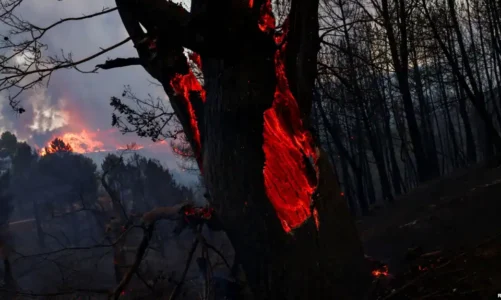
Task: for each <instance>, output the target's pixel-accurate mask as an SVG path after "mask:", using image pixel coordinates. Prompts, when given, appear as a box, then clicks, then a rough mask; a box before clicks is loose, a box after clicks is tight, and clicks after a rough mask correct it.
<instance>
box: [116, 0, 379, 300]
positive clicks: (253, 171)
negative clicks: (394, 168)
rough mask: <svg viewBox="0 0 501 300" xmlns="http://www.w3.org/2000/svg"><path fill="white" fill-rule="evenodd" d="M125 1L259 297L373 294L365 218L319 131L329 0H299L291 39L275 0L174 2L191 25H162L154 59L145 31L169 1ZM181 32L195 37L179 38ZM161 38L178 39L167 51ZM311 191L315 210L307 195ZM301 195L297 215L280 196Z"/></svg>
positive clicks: (129, 21) (127, 17) (123, 10)
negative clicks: (322, 28)
mask: <svg viewBox="0 0 501 300" xmlns="http://www.w3.org/2000/svg"><path fill="white" fill-rule="evenodd" d="M116 1H117V4H118V9H119V12H120V15H121V17H122V20H123V21H124V25H125V26H126V28H127V30H128V32H129V34H130V35H131V37H132V39H133V41H134V43H135V45H136V48H137V49H138V52H139V57H140V58H141V59H142V61H143V63H142V64H143V66H144V67H145V69H146V70H147V71H148V72H149V73H150V74H151V75H152V76H153V77H155V78H156V79H157V80H159V81H160V83H161V84H162V85H163V87H164V89H165V91H166V93H167V95H168V96H169V98H170V101H171V104H172V107H173V109H174V111H175V113H176V115H177V116H178V118H179V120H180V122H181V124H182V125H183V128H184V132H185V133H186V135H187V137H188V140H189V141H190V144H191V146H192V148H193V151H194V153H195V155H196V157H197V161H198V164H199V166H200V169H201V171H202V174H203V177H204V180H205V182H206V185H207V189H208V190H209V192H210V194H211V199H212V200H211V201H212V203H211V204H212V206H213V207H214V208H215V209H216V211H217V212H218V215H219V216H220V219H221V221H222V223H223V224H224V227H225V230H226V232H227V235H228V237H229V238H230V240H231V242H232V244H233V247H234V249H235V251H236V254H237V255H238V257H239V259H240V263H241V265H242V268H243V270H244V272H245V275H246V279H247V281H248V283H249V285H250V288H251V290H252V293H253V298H254V299H332V297H334V296H335V297H340V298H343V299H363V298H364V297H365V294H366V291H367V290H366V287H367V285H368V280H369V277H370V275H369V272H368V271H369V270H368V269H367V266H366V263H365V260H364V255H363V250H362V247H361V243H360V240H359V238H358V235H357V232H356V228H355V224H354V222H353V219H352V217H351V216H350V213H349V211H348V209H347V206H346V203H345V200H344V198H343V197H341V195H340V189H339V187H338V185H337V180H336V177H335V175H334V173H333V171H332V166H331V165H330V163H329V161H328V159H327V157H326V156H325V154H324V153H323V152H322V151H321V150H320V149H319V148H318V147H317V146H316V141H314V140H313V139H312V138H309V137H308V136H310V137H311V134H309V127H308V126H309V120H308V116H309V115H310V109H311V106H312V96H313V83H314V79H315V76H316V55H317V51H318V45H319V44H318V11H317V10H318V0H317V1H294V0H293V1H292V2H291V12H290V15H289V18H288V26H286V27H287V28H288V31H287V32H286V33H284V34H283V35H280V34H275V29H274V19H273V15H272V14H271V1H266V0H255V1H251V2H250V3H249V1H237V0H234V1H201V0H199V1H197V0H194V1H192V15H191V14H190V13H188V12H186V11H183V12H181V11H180V10H178V9H177V8H175V9H174V7H172V10H175V13H174V14H173V15H172V16H174V15H176V14H183V16H179V15H177V16H176V18H179V19H180V20H182V21H183V22H177V23H175V22H173V23H174V25H176V26H172V27H171V28H170V29H169V26H162V28H166V29H165V31H164V32H159V35H158V36H156V37H155V38H156V39H158V41H157V45H158V47H159V48H158V53H157V54H158V57H157V59H155V60H153V61H152V60H151V59H148V57H149V55H148V53H147V52H145V51H144V50H142V48H141V43H140V40H141V39H142V38H143V37H142V36H141V35H139V38H138V37H137V36H136V35H135V33H138V32H140V31H139V29H138V28H139V22H141V17H142V15H141V11H142V9H143V8H142V7H143V6H147V5H165V1H158V0H148V1H142V3H141V4H138V3H137V2H134V1H133V0H116ZM159 2H164V4H159ZM167 3H169V2H167ZM134 5H135V6H134ZM172 5H173V4H172V3H170V4H167V6H172ZM195 8H196V9H195ZM167 10H169V9H167ZM221 13H223V14H225V13H227V16H228V18H221ZM169 18H170V16H168V15H167V14H166V15H164V16H163V18H161V19H160V20H156V21H157V22H167V21H169V20H167V19H169ZM173 18H174V17H173ZM150 21H151V20H150ZM170 21H172V20H170ZM158 27H161V26H158ZM193 28H195V30H193V31H192V29H193ZM173 30H178V31H182V32H183V33H184V34H185V35H184V36H183V38H182V39H178V40H176V35H175V34H173V32H172V31H173ZM192 32H194V34H193V35H191V33H192ZM177 35H178V36H179V34H177ZM161 39H168V40H169V45H168V47H167V46H166V48H165V49H160V45H161V43H160V40H161ZM280 39H282V41H281V42H279V43H278V44H276V43H275V41H276V40H280ZM182 46H186V47H188V48H190V49H191V50H194V51H196V52H198V53H199V54H200V56H201V67H202V71H203V76H204V88H203V89H202V88H201V86H200V84H199V83H198V82H194V81H192V79H193V77H192V75H193V74H192V73H191V71H190V70H189V68H188V65H187V61H186V57H185V56H184V55H183V52H182V51H183V49H182ZM284 49H285V52H283V51H284ZM282 55H283V56H282ZM281 66H283V68H282V67H281ZM285 83H288V84H285ZM277 95H278V96H277ZM280 97H282V98H280ZM277 98H278V100H277ZM292 100H294V101H297V102H296V103H294V102H292ZM282 101H283V102H282ZM284 102H287V103H288V104H290V106H287V105H284ZM296 105H297V106H296ZM291 107H292V108H291ZM294 107H297V109H295V108H294ZM298 133H301V134H304V136H302V138H303V137H304V140H300V139H299V136H298ZM286 143H290V144H286ZM281 146H286V147H285V148H283V149H280V147H281ZM275 147H278V148H275ZM311 149H314V151H311ZM314 152H315V153H314ZM290 155H293V157H294V158H295V159H293V160H290V159H291V157H290ZM301 160H303V162H302V163H301ZM312 160H313V163H312ZM287 161H290V162H291V163H292V165H291V166H289V165H287V164H284V163H285V162H287ZM277 166H283V167H284V168H289V167H290V168H294V167H295V168H296V169H292V170H294V172H288V170H287V169H285V170H282V169H280V168H277ZM266 168H268V169H266ZM267 171H268V172H267ZM284 171H285V172H284ZM296 171H297V172H296ZM290 176H301V180H302V181H301V182H300V183H295V182H294V178H291V177H290ZM270 182H271V183H273V184H274V185H272V186H271V187H270ZM303 184H308V186H303ZM311 186H314V189H312V190H314V193H313V194H312V195H311V197H310V199H307V200H308V202H309V204H308V206H309V207H308V208H304V207H303V206H302V205H304V203H302V202H300V201H304V200H305V199H304V198H301V199H299V196H297V195H299V194H305V193H306V192H305V191H308V190H309V189H310V188H311ZM306 194H307V193H306ZM291 195H292V196H291ZM296 198H298V199H296ZM294 199H296V200H294ZM291 200H293V201H296V202H293V203H289V204H290V205H291V206H292V207H294V209H293V210H294V212H291V211H287V209H286V208H284V207H283V206H284V205H285V203H282V202H280V201H291ZM285 206H287V205H285ZM301 209H302V210H301ZM294 213H296V215H294ZM300 217H301V218H300Z"/></svg>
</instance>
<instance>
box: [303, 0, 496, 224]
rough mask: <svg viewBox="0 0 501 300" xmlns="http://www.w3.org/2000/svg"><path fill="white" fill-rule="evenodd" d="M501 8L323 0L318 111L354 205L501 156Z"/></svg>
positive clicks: (363, 207)
mask: <svg viewBox="0 0 501 300" xmlns="http://www.w3.org/2000/svg"><path fill="white" fill-rule="evenodd" d="M500 9H501V8H500V5H499V3H498V2H496V1H490V0H479V1H477V0H467V1H463V2H457V1H453V0H447V1H434V2H428V1H398V0H395V1H391V0H390V1H388V0H380V1H366V2H363V1H323V5H322V7H321V9H320V11H321V15H322V19H321V20H322V23H321V28H322V29H321V36H322V42H321V43H322V50H321V51H320V54H319V55H320V56H319V72H320V74H319V77H318V79H317V83H316V89H317V92H316V94H317V98H316V99H317V101H316V103H315V109H314V112H313V114H314V115H315V118H314V119H315V120H316V121H317V123H316V124H315V125H316V128H317V133H318V134H319V135H320V137H321V140H322V143H323V144H324V145H325V147H326V149H329V151H328V152H329V155H330V159H331V161H332V162H333V163H334V164H335V165H336V169H337V170H338V172H339V174H340V181H341V182H342V186H343V190H344V193H345V194H346V196H347V198H348V201H349V203H350V206H351V207H352V211H360V212H361V213H363V214H364V213H367V212H368V210H369V207H371V206H372V205H374V204H375V203H376V201H378V200H380V199H381V200H383V201H386V202H388V203H391V202H393V201H394V197H395V196H397V195H400V194H402V193H405V192H406V191H408V190H410V189H411V188H413V187H415V186H416V185H418V184H419V183H420V182H423V181H427V180H430V179H433V178H436V177H438V176H440V175H444V174H447V173H449V172H452V171H453V170H455V169H457V168H462V167H466V166H469V165H472V164H474V163H477V162H481V161H485V160H488V159H491V158H492V157H494V156H495V155H496V154H498V153H499V150H500V141H501V139H500V133H499V132H500V125H501V122H500V121H501V119H500V117H499V116H500V111H499V106H500V104H501V101H500V99H501V98H500V87H501V85H500V83H501V82H500V80H501V78H500V71H501V62H500V51H499V50H500V48H499V45H500V42H501V40H500V36H499V33H500V26H499V24H500V19H499V12H500Z"/></svg>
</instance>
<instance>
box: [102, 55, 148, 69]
mask: <svg viewBox="0 0 501 300" xmlns="http://www.w3.org/2000/svg"><path fill="white" fill-rule="evenodd" d="M136 65H141V59H140V58H139V57H128V58H115V59H108V60H107V61H106V62H104V64H100V65H97V66H96V68H99V69H103V70H109V69H114V68H122V67H128V66H136Z"/></svg>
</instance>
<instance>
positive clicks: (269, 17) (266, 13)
mask: <svg viewBox="0 0 501 300" xmlns="http://www.w3.org/2000/svg"><path fill="white" fill-rule="evenodd" d="M260 13H261V17H260V18H259V21H258V26H259V29H261V31H263V32H271V31H273V30H275V17H274V16H273V11H272V7H271V0H267V1H266V2H265V3H264V4H263V5H261V8H260Z"/></svg>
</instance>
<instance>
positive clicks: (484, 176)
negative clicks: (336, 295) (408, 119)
mask: <svg viewBox="0 0 501 300" xmlns="http://www.w3.org/2000/svg"><path fill="white" fill-rule="evenodd" d="M500 196H501V168H500V167H496V168H487V167H484V166H477V167H475V168H472V169H468V170H460V171H457V172H456V173H454V174H453V175H451V176H448V177H446V178H443V179H440V180H436V181H434V182H430V183H428V184H425V185H424V186H422V187H420V188H418V189H416V190H414V191H413V192H411V193H409V194H408V195H405V196H404V197H401V198H400V199H398V202H397V204H396V205H395V206H394V207H390V208H386V209H383V210H381V211H379V212H377V213H375V215H373V216H369V217H365V218H363V219H361V220H359V222H358V225H359V229H360V232H361V235H362V239H363V242H364V245H365V247H366V253H367V255H369V256H371V257H372V258H374V259H376V260H378V261H381V262H382V263H383V264H386V265H387V267H388V273H389V274H388V276H381V277H380V279H383V280H376V282H375V284H376V285H377V286H375V293H388V292H389V291H391V290H393V289H394V292H393V293H392V294H391V295H390V296H387V297H386V298H384V297H379V298H378V297H377V296H375V295H374V296H373V298H374V299H424V298H426V299H452V298H454V299H457V298H460V299H495V295H496V294H497V293H499V292H501V272H500V271H499V270H501V218H500V217H499V214H500V212H501V197H500Z"/></svg>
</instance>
